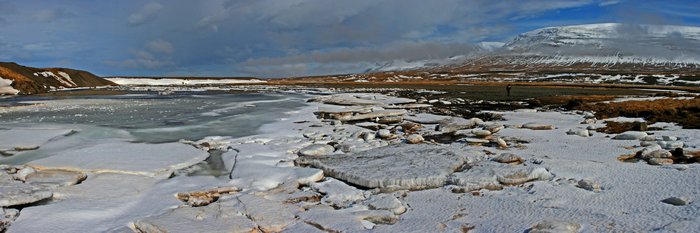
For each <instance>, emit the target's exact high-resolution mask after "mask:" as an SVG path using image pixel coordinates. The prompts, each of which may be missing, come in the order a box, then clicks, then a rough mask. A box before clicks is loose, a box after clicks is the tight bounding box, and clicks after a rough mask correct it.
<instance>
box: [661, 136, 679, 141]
mask: <svg viewBox="0 0 700 233" xmlns="http://www.w3.org/2000/svg"><path fill="white" fill-rule="evenodd" d="M661 139H662V140H664V141H677V140H678V137H675V136H662V137H661Z"/></svg>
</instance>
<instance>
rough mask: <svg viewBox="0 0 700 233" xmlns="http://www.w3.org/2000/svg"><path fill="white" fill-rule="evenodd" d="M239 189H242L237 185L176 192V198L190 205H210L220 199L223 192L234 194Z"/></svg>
mask: <svg viewBox="0 0 700 233" xmlns="http://www.w3.org/2000/svg"><path fill="white" fill-rule="evenodd" d="M238 191H240V189H238V188H236V187H225V188H214V189H208V190H204V191H194V192H186V193H177V194H175V198H177V199H178V200H180V201H182V202H185V203H187V205H189V206H193V207H197V206H205V205H209V204H211V203H212V202H215V201H217V200H219V197H221V195H222V194H232V193H235V192H238Z"/></svg>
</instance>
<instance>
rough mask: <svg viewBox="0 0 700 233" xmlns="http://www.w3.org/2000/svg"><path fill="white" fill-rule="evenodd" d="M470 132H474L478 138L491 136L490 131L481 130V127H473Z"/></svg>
mask: <svg viewBox="0 0 700 233" xmlns="http://www.w3.org/2000/svg"><path fill="white" fill-rule="evenodd" d="M472 134H474V135H476V136H477V137H480V138H485V137H488V136H491V131H488V130H483V129H475V130H472Z"/></svg>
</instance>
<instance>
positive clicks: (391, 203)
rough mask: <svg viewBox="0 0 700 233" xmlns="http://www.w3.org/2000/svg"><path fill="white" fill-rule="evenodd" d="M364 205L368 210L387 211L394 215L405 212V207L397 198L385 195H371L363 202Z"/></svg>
mask: <svg viewBox="0 0 700 233" xmlns="http://www.w3.org/2000/svg"><path fill="white" fill-rule="evenodd" d="M365 205H367V206H368V207H369V209H370V210H388V211H391V212H392V213H394V214H396V215H399V214H403V213H404V212H406V207H405V206H404V205H403V204H401V201H399V199H398V198H396V197H395V196H394V195H391V194H386V193H381V194H377V195H372V197H371V198H370V199H368V200H367V201H365Z"/></svg>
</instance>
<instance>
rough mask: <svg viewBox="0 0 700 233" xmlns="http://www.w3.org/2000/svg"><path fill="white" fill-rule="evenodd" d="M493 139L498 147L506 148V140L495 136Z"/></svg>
mask: <svg viewBox="0 0 700 233" xmlns="http://www.w3.org/2000/svg"><path fill="white" fill-rule="evenodd" d="M494 141H495V142H496V144H498V147H499V148H508V143H506V141H505V140H503V139H502V138H496V139H494Z"/></svg>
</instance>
